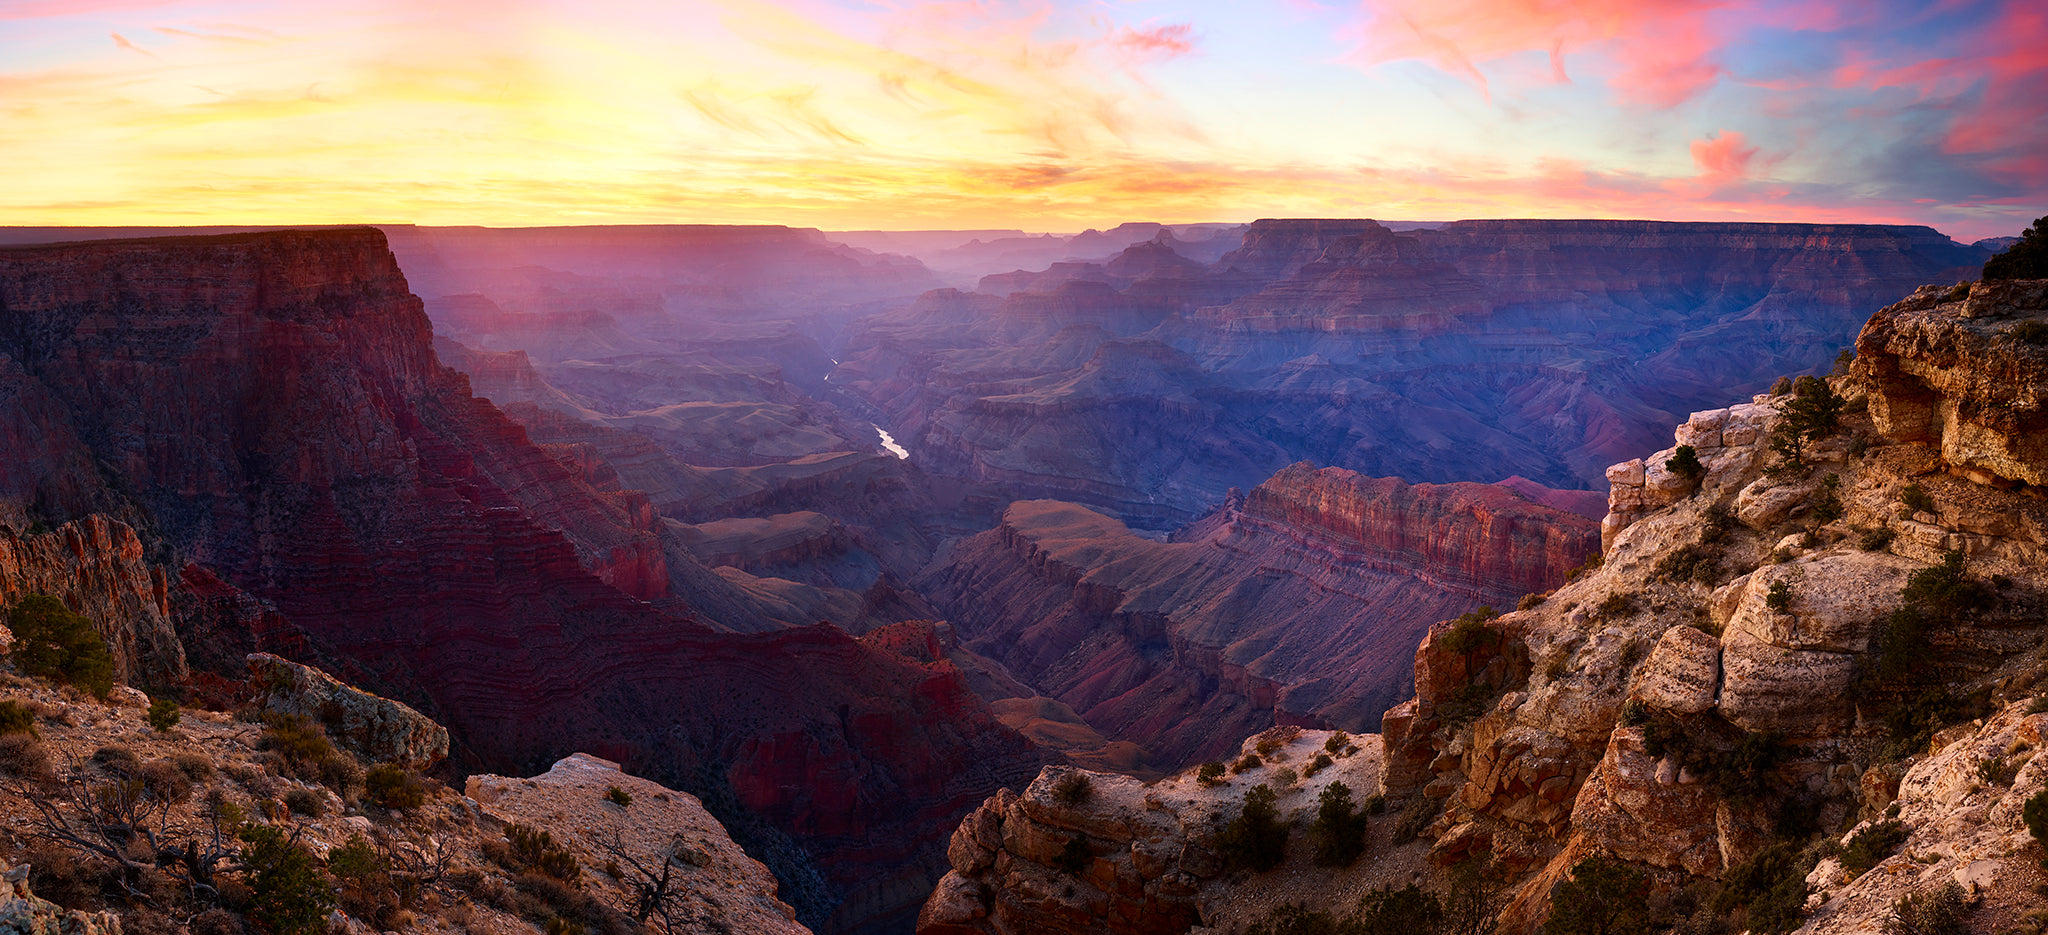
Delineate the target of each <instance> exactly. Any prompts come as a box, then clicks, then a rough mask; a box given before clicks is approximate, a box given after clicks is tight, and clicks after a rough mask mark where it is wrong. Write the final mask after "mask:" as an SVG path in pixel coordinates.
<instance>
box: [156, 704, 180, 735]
mask: <svg viewBox="0 0 2048 935" xmlns="http://www.w3.org/2000/svg"><path fill="white" fill-rule="evenodd" d="M179 717H180V714H179V711H178V703H177V702H175V701H172V700H171V699H169V698H158V699H156V700H154V701H151V702H150V703H149V726H150V727H152V728H154V729H155V730H156V732H157V733H159V734H168V733H170V732H171V728H173V727H176V726H178V718H179Z"/></svg>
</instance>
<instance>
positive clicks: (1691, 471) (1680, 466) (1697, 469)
mask: <svg viewBox="0 0 2048 935" xmlns="http://www.w3.org/2000/svg"><path fill="white" fill-rule="evenodd" d="M1664 469H1665V470H1667V471H1670V472H1671V473H1673V474H1676V475H1678V476H1680V477H1683V478H1685V479H1686V480H1687V481H1689V482H1691V483H1694V484H1697V483H1699V482H1700V478H1702V477H1705V476H1707V466H1706V465H1704V464H1701V463H1700V456H1699V452H1697V451H1694V450H1693V448H1692V446H1691V445H1680V446H1678V450H1677V451H1674V452H1672V454H1671V457H1669V458H1667V459H1665V461H1664Z"/></svg>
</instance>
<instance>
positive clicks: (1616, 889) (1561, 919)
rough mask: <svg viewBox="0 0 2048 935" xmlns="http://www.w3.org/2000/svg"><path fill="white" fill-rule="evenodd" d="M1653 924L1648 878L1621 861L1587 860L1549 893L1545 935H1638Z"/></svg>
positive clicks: (1578, 865)
mask: <svg viewBox="0 0 2048 935" xmlns="http://www.w3.org/2000/svg"><path fill="white" fill-rule="evenodd" d="M1651 922H1652V919H1651V918H1650V911H1649V878H1648V877H1646V876H1644V875H1643V872H1642V871H1640V870H1637V869H1635V868H1633V867H1630V866H1629V865H1627V864H1624V863H1621V862H1619V861H1613V860H1609V859H1607V858H1605V857H1588V858H1586V859H1584V860H1581V861H1579V862H1578V863H1576V864H1574V865H1572V875H1571V878H1570V879H1568V880H1560V881H1558V884H1557V886H1556V887H1555V888H1554V889H1552V890H1551V891H1550V919H1549V920H1548V921H1546V922H1544V923H1543V935H1636V933H1642V932H1647V931H1649V929H1650V924H1651Z"/></svg>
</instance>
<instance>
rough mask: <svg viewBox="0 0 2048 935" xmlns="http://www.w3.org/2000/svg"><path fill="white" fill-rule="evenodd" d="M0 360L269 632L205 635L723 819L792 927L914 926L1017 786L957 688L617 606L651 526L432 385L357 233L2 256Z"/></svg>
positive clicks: (483, 760) (522, 436) (888, 665)
mask: <svg viewBox="0 0 2048 935" xmlns="http://www.w3.org/2000/svg"><path fill="white" fill-rule="evenodd" d="M0 349H4V350H0V353H4V354H5V356H6V359H5V360H0V365H4V367H5V368H18V372H19V373H20V374H21V378H20V379H21V381H22V382H25V383H27V384H28V385H29V386H30V388H31V389H33V390H34V391H35V392H36V393H37V394H40V395H39V398H40V399H41V400H43V404H42V405H43V409H41V410H39V413H40V414H39V415H38V418H39V419H40V420H41V421H42V422H44V423H47V424H51V425H54V426H55V427H57V428H60V429H62V430H63V431H64V432H65V433H66V437H68V438H72V439H76V444H77V446H79V448H78V450H76V451H64V450H60V451H56V452H53V453H52V455H53V457H55V458H58V459H63V458H70V459H73V460H77V459H79V458H85V459H86V461H87V463H91V462H92V461H97V462H99V463H101V464H105V465H108V466H109V468H110V470H111V472H112V474H113V475H114V477H115V481H114V482H109V484H108V485H107V486H108V487H109V488H113V489H119V490H124V491H129V492H131V493H129V494H128V495H127V496H128V497H129V498H130V499H131V500H132V503H133V504H134V506H133V507H131V508H134V509H140V510H141V511H143V512H145V513H147V514H148V515H149V516H150V517H152V519H153V521H154V523H155V524H156V528H158V529H160V530H161V534H162V536H163V537H164V538H165V539H166V540H168V541H169V543H170V544H171V545H172V546H174V547H175V548H176V549H177V550H178V551H180V552H182V553H184V554H185V555H187V556H190V557H192V558H194V559H196V560H197V561H198V562H200V563H201V564H203V565H205V566H208V567H209V568H211V569H212V573H217V574H218V576H219V578H221V579H224V582H221V583H222V584H225V585H231V586H233V587H234V588H239V589H241V590H243V591H246V592H247V593H248V595H250V596H252V597H253V598H255V599H257V600H259V601H262V602H267V607H265V606H261V605H258V606H227V605H230V604H234V603H235V601H234V595H233V593H232V590H224V589H223V588H220V587H212V588H210V589H208V594H213V595H214V596H216V597H218V598H219V600H214V601H212V602H211V603H209V600H208V599H205V598H204V597H203V596H202V599H201V600H199V601H198V602H197V603H199V604H202V605H205V608H211V610H210V616H209V620H211V621H212V623H211V624H210V625H212V626H216V627H218V626H226V625H231V624H232V623H233V622H234V621H239V620H251V621H257V622H262V621H270V622H269V623H267V624H265V625H264V626H265V630H266V633H265V634H257V635H256V639H255V640H254V641H255V642H257V643H259V644H262V643H268V644H270V645H275V646H277V647H278V649H279V651H285V652H290V651H292V650H291V649H290V646H289V645H288V644H290V643H292V642H293V639H292V637H293V634H292V632H291V631H292V630H294V629H295V630H297V631H298V632H299V633H302V634H303V635H304V636H303V639H304V640H305V645H304V650H303V652H300V653H298V654H299V655H300V656H301V657H302V658H308V657H310V658H311V659H312V660H313V661H319V662H321V663H322V664H323V665H326V666H329V667H331V668H333V669H334V670H336V674H337V675H340V676H342V677H343V678H345V679H346V680H348V681H350V682H351V683H354V684H359V685H363V686H365V687H367V688H371V689H374V690H376V691H378V692H379V693H382V694H387V695H391V696H393V697H398V698H401V699H403V700H405V701H407V702H408V703H411V704H413V705H414V706H415V707H417V708H419V709H420V710H421V711H422V712H424V713H426V714H428V715H429V716H432V717H434V718H435V719H436V720H439V721H440V722H442V723H443V724H445V725H447V726H448V727H449V728H450V731H451V732H452V733H453V734H454V736H455V737H456V739H457V744H456V754H455V756H456V757H457V758H458V760H459V761H461V762H463V763H464V764H465V765H468V766H486V767H489V768H493V769H496V770H498V771H500V772H515V771H532V770H534V769H537V768H539V767H541V766H544V765H545V764H546V763H549V762H552V761H553V760H554V759H557V758H559V757H560V756H562V755H564V754H566V753H568V752H571V751H573V750H587V751H595V752H597V753H600V754H602V755H604V756H607V757H609V758H613V759H619V760H622V761H624V762H625V763H626V764H627V765H628V767H629V768H631V769H634V770H636V771H641V772H643V773H647V774H652V775H660V776H663V777H665V778H669V779H670V780H671V781H676V782H681V783H683V784H684V785H687V786H691V787H692V788H694V789H697V790H701V791H703V792H704V793H706V795H707V798H713V799H719V800H721V801H727V802H730V803H731V808H732V811H730V812H729V814H728V815H727V817H728V818H731V819H733V820H735V821H737V822H739V824H740V826H741V828H740V830H742V831H745V833H744V834H743V835H742V836H743V837H746V836H748V835H751V837H750V840H753V841H755V842H756V846H757V847H759V848H761V849H762V852H763V853H764V855H766V856H765V859H766V860H767V861H768V862H769V863H770V864H771V865H772V866H775V867H776V868H777V870H778V872H780V873H783V874H784V875H785V877H786V879H789V880H793V881H794V880H799V879H806V878H808V879H813V880H821V881H822V882H820V883H819V884H818V885H817V886H816V887H813V888H811V889H808V890H803V891H802V892H798V893H794V894H792V895H791V896H790V901H791V902H792V903H796V904H799V905H800V908H803V909H804V910H805V912H806V921H809V922H813V923H816V924H817V925H819V926H822V927H823V928H824V929H825V930H829V931H860V930H864V929H865V928H866V927H869V926H874V925H881V924H887V923H888V922H889V921H890V920H892V919H895V920H907V918H908V916H909V915H910V914H913V913H914V912H915V911H916V906H917V904H918V902H919V901H920V900H921V899H922V897H923V893H924V892H925V891H926V890H927V889H928V888H929V886H930V884H931V882H932V881H933V880H935V879H936V878H937V875H938V873H939V872H940V871H942V870H943V866H942V861H941V860H940V859H939V854H940V853H941V852H942V850H943V847H944V842H945V837H946V834H947V832H948V830H949V829H950V827H951V825H952V823H953V821H954V820H955V818H957V816H958V815H959V814H962V813H964V812H965V811H966V810H968V809H969V808H971V807H972V806H973V805H974V804H975V803H976V802H978V801H980V800H981V799H982V798H984V797H985V796H987V795H988V794H989V793H990V792H992V791H994V789H995V788H997V787H998V786H1000V785H1003V784H1005V783H1011V782H1019V781H1021V780H1022V779H1023V778H1026V777H1028V776H1029V775H1030V774H1031V772H1032V770H1034V769H1035V768H1036V765H1037V763H1038V755H1037V754H1036V752H1035V751H1034V750H1032V749H1031V748H1030V747H1029V745H1028V744H1027V743H1026V742H1025V741H1024V740H1023V739H1022V738H1021V737H1019V736H1018V735H1017V734H1015V733H1014V732H1011V731H1008V730H1007V729H1005V728H1002V727H1001V726H1000V725H999V724H997V722H996V721H995V720H994V718H993V717H992V716H991V715H990V714H989V713H988V711H987V709H986V708H985V707H984V706H982V705H981V704H980V703H979V702H978V701H977V700H976V699H974V698H973V696H972V695H970V694H968V693H967V692H966V691H965V689H964V687H962V685H961V683H960V678H959V675H958V674H957V672H955V671H954V670H953V669H952V668H951V666H950V665H949V664H945V663H930V664H926V663H919V662H916V661H914V660H908V659H903V658H901V657H897V656H893V655H891V654H888V653H886V652H882V651H879V650H876V649H871V648H868V647H865V646H863V645H862V644H860V643H859V642H857V641H855V640H853V639H852V638H851V637H848V636H846V635H845V634H843V633H839V632H838V631H836V630H833V629H831V628H829V627H813V628H804V629H798V630H789V631H781V632H777V633H771V634H763V635H758V636H734V635H729V634H721V633H714V632H711V631H710V630H708V629H706V628H705V627H703V626H701V625H698V624H696V623H695V622H693V621H691V620H689V619H687V618H685V617H682V616H678V615H676V614H671V613H665V612H663V611H661V610H658V609H656V608H655V607H654V606H653V605H650V604H648V603H644V602H642V601H640V600H636V599H635V597H634V596H633V595H632V594H629V593H628V591H629V590H632V589H639V588H642V587H647V586H652V584H653V583H654V582H657V581H658V580H665V579H661V578H660V576H657V575H655V574H653V573H652V571H650V570H648V568H647V566H646V565H645V562H646V561H647V558H646V556H645V555H644V554H642V553H639V552H636V549H638V548H639V544H641V543H645V542H651V541H653V540H652V537H651V536H645V535H643V534H642V532H641V530H642V529H643V525H642V524H643V523H648V522H652V515H651V511H650V510H647V509H646V508H645V501H644V500H640V501H639V502H638V503H635V502H633V501H632V499H631V498H627V497H623V496H620V495H618V493H617V492H616V491H613V492H607V491H604V490H600V489H597V488H596V487H593V486H592V484H591V483H590V482H589V480H588V479H587V478H586V477H585V476H584V475H583V473H582V472H579V471H577V470H575V469H573V468H572V465H571V464H565V463H564V461H562V460H560V459H557V458H556V457H554V456H552V455H550V454H549V453H548V452H547V451H545V450H543V449H542V448H540V447H538V446H536V445H534V444H532V443H531V442H530V441H529V440H528V437H527V434H526V432H525V430H524V429H522V428H520V427H519V426H518V425H517V424H515V423H513V422H511V421H510V420H508V419H506V418H505V417H504V415H503V414H502V413H500V412H499V411H498V410H497V409H496V408H495V407H493V406H491V405H490V404H489V403H488V402H485V401H483V400H479V399H476V398H473V397H472V396H471V395H470V394H469V390H468V385H467V381H466V380H465V379H464V378H463V377H462V376H461V375H460V374H457V373H454V372H453V371H449V370H446V369H443V368H442V367H440V365H439V364H438V363H437V362H436V360H435V358H434V355H433V352H432V350H431V348H430V346H429V332H428V326H427V319H426V316H425V315H424V314H423V313H422V311H421V308H420V303H419V300H417V299H415V298H413V297H412V296H411V295H410V294H408V293H407V291H406V283H405V279H404V277H403V276H401V275H400V273H399V271H398V268H397V265H396V264H395V263H394V262H393V260H392V257H391V254H390V253H389V252H388V251H387V250H386V249H385V245H384V240H383V236H382V235H381V234H379V233H378V232H376V231H374V230H369V229H355V230H336V231H322V232H282V233H271V234H261V235H239V236H226V237H207V238H179V239H168V240H157V241H125V242H101V243H91V244H72V245H54V246H40V247H26V248H10V249H4V250H0ZM4 489H7V490H18V489H21V488H20V485H14V486H7V487H5V488H4ZM654 554H656V555H658V554H659V553H658V551H657V552H656V553H654ZM209 574H210V573H209V572H207V571H206V570H205V569H195V570H192V571H191V572H190V573H188V574H187V575H186V577H187V579H188V580H190V581H197V582H201V583H205V579H206V578H207V577H209ZM608 581H609V582H610V583H608ZM614 585H617V586H614ZM215 604H219V605H221V606H214V605H215ZM205 608H202V609H205ZM271 608H274V613H275V614H276V615H278V616H279V617H281V618H282V620H274V619H273V618H272V617H271V614H272V613H273V610H271ZM285 621H288V623H286V622H285ZM222 642H225V641H222ZM720 797H722V798H720ZM749 822H751V823H752V824H749ZM746 829H752V830H751V831H747V830H746ZM820 873H822V877H819V876H818V874H820ZM835 902H836V903H837V908H836V909H833V908H832V905H833V903H835Z"/></svg>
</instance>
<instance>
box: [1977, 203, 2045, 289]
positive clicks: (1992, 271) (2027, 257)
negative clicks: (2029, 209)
mask: <svg viewBox="0 0 2048 935" xmlns="http://www.w3.org/2000/svg"><path fill="white" fill-rule="evenodd" d="M1984 278H1985V279H1987V280H1990V279H2048V217H2044V218H2039V219H2036V220H2035V221H2034V223H2033V224H2032V225H2030V226H2029V227H2028V228H2027V229H2026V230H2025V231H2024V232H2022V233H2021V234H2020V239H2019V240H2018V241H2016V242H2014V243H2013V245H2012V246H2010V247H2007V248H2005V252H2003V253H2000V254H1998V255H1997V256H1994V257H1992V258H1991V259H1988V260H1985V261H1984Z"/></svg>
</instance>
